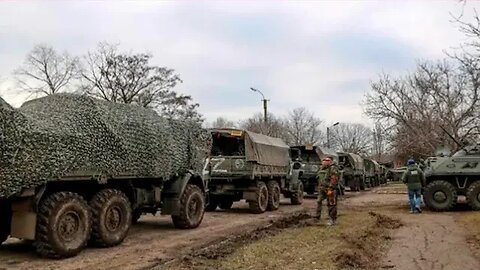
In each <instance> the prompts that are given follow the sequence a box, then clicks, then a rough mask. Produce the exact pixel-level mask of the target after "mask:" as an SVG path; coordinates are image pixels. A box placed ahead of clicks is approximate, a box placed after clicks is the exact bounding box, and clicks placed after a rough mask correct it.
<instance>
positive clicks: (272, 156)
mask: <svg viewBox="0 0 480 270" xmlns="http://www.w3.org/2000/svg"><path fill="white" fill-rule="evenodd" d="M288 150H289V147H288V145H287V144H286V143H285V142H284V141H283V140H282V139H279V138H273V137H270V136H266V135H262V134H258V133H254V132H251V131H246V132H245V155H246V157H247V161H256V162H257V163H258V164H261V165H269V166H288V163H289V157H288Z"/></svg>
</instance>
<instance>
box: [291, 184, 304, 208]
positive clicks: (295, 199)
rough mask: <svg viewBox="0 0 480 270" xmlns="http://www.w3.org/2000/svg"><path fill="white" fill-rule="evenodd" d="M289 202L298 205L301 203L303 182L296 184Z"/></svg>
mask: <svg viewBox="0 0 480 270" xmlns="http://www.w3.org/2000/svg"><path fill="white" fill-rule="evenodd" d="M290 203H291V204H293V205H300V204H302V203H303V183H302V182H300V183H298V185H297V190H296V191H294V192H292V194H291V195H290Z"/></svg>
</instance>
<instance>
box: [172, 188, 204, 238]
mask: <svg viewBox="0 0 480 270" xmlns="http://www.w3.org/2000/svg"><path fill="white" fill-rule="evenodd" d="M204 214H205V195H204V193H203V192H202V190H201V189H200V188H199V187H198V186H196V185H191V184H188V185H187V186H186V187H185V190H184V191H183V194H182V196H181V197H180V212H179V214H178V215H172V221H173V224H174V225H175V227H176V228H179V229H192V228H196V227H198V226H199V225H200V223H202V220H203V215H204Z"/></svg>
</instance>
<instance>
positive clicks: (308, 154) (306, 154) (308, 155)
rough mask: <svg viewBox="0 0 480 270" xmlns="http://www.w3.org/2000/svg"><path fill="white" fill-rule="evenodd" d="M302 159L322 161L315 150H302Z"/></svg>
mask: <svg viewBox="0 0 480 270" xmlns="http://www.w3.org/2000/svg"><path fill="white" fill-rule="evenodd" d="M302 160H303V161H305V162H308V163H320V158H319V157H318V155H317V153H316V152H315V151H302Z"/></svg>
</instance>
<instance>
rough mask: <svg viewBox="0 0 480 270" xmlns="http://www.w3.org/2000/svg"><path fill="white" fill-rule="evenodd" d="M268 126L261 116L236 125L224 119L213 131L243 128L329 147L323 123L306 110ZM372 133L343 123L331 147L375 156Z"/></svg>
mask: <svg viewBox="0 0 480 270" xmlns="http://www.w3.org/2000/svg"><path fill="white" fill-rule="evenodd" d="M268 119H269V120H268V122H266V123H265V121H264V118H263V115H262V114H261V113H257V114H255V115H253V116H252V117H250V118H248V119H245V120H240V121H238V123H234V122H233V121H230V120H228V119H226V118H224V117H219V118H217V119H216V120H215V121H214V122H213V123H210V124H209V127H214V128H242V129H246V130H250V131H253V132H257V133H261V134H265V135H269V136H273V137H278V138H282V139H283V140H284V141H285V142H286V143H287V144H288V145H291V146H293V145H306V144H312V145H320V146H326V142H327V138H326V134H325V133H324V132H323V128H322V124H323V121H322V120H320V118H318V117H316V116H315V115H314V114H313V113H312V112H310V111H309V110H307V109H306V108H303V107H300V108H295V109H293V110H291V111H289V112H288V114H287V115H286V116H285V117H277V116H275V115H273V114H269V115H268ZM372 141H373V133H372V130H371V129H370V128H369V127H367V126H365V125H363V124H355V123H341V124H339V125H338V126H336V127H334V128H332V130H331V133H330V147H331V148H333V149H335V150H339V151H345V152H350V153H358V154H367V155H370V154H371V153H373V152H374V149H373V148H372V147H373V144H372Z"/></svg>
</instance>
